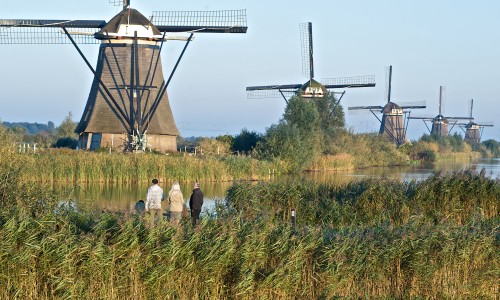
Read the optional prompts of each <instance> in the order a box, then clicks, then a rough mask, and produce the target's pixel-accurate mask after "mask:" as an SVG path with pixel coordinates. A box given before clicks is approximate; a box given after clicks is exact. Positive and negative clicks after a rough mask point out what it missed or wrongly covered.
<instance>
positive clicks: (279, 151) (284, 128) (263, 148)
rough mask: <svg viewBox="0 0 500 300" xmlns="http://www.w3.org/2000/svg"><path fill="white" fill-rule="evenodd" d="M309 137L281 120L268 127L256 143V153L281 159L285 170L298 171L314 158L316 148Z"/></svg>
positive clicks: (265, 157) (269, 157)
mask: <svg viewBox="0 0 500 300" xmlns="http://www.w3.org/2000/svg"><path fill="white" fill-rule="evenodd" d="M311 139H312V137H311V136H305V137H304V136H303V135H302V131H301V130H300V129H298V128H297V127H296V126H293V125H289V124H287V123H285V122H283V121H282V122H280V123H279V124H277V125H272V126H271V127H270V128H268V130H267V132H266V135H265V136H264V137H263V138H262V141H260V142H259V143H258V145H257V153H258V156H259V157H260V158H262V159H268V160H281V161H282V162H283V164H284V168H285V171H286V172H300V171H302V170H304V168H306V167H308V166H309V165H310V164H311V163H312V162H313V161H314V159H315V156H316V153H317V149H316V145H315V144H313V143H311V142H310V141H311Z"/></svg>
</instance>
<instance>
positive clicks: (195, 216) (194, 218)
mask: <svg viewBox="0 0 500 300" xmlns="http://www.w3.org/2000/svg"><path fill="white" fill-rule="evenodd" d="M202 206H203V193H202V192H201V190H200V184H199V183H198V182H196V183H195V184H194V189H193V193H192V194H191V197H190V198H189V208H190V209H191V223H193V226H196V224H197V223H198V222H199V220H200V213H201V207H202Z"/></svg>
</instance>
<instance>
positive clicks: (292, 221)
mask: <svg viewBox="0 0 500 300" xmlns="http://www.w3.org/2000/svg"><path fill="white" fill-rule="evenodd" d="M291 223H292V226H295V209H294V208H292V217H291Z"/></svg>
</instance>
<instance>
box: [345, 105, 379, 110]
mask: <svg viewBox="0 0 500 300" xmlns="http://www.w3.org/2000/svg"><path fill="white" fill-rule="evenodd" d="M360 109H369V110H382V109H383V107H382V106H377V105H374V106H351V107H348V108H347V110H360Z"/></svg>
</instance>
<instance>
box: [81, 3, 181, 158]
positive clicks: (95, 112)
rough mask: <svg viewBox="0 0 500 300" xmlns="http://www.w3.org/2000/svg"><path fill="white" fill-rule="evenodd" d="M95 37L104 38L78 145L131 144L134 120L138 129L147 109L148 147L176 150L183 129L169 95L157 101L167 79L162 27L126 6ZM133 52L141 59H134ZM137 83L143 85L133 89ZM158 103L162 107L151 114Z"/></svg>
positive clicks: (158, 149)
mask: <svg viewBox="0 0 500 300" xmlns="http://www.w3.org/2000/svg"><path fill="white" fill-rule="evenodd" d="M135 35H137V37H135ZM95 37H96V38H98V39H100V40H101V41H102V42H101V45H100V48H99V55H98V60H97V67H96V72H97V75H96V78H94V81H93V83H92V87H91V90H90V93H89V97H88V100H87V105H86V107H85V109H84V112H83V115H82V118H81V120H80V123H79V124H78V126H77V128H76V132H77V133H78V134H79V136H80V140H79V142H80V147H81V148H82V149H95V148H99V147H106V148H109V147H113V148H123V149H126V148H127V147H128V145H130V143H131V140H130V138H131V136H130V124H135V126H134V127H135V129H136V132H137V126H138V125H139V124H140V121H139V122H137V121H138V120H139V119H144V117H145V116H140V114H141V113H144V114H145V115H146V116H147V119H146V122H145V123H146V124H144V125H147V131H146V132H147V139H148V140H147V143H148V144H149V147H150V148H151V149H155V150H157V151H160V152H167V151H176V148H177V143H176V137H177V136H178V135H179V130H178V129H177V127H176V125H175V121H174V117H173V114H172V110H171V108H170V103H169V101H168V95H167V93H166V92H165V93H164V94H163V95H162V96H161V99H158V97H160V95H159V93H160V91H161V89H160V88H161V87H162V86H163V83H164V81H165V80H164V76H163V70H162V64H161V57H160V52H159V50H160V49H159V48H160V46H159V45H158V40H160V39H161V38H162V35H161V33H160V31H159V30H158V29H157V28H156V27H155V26H154V25H151V24H150V22H149V20H148V19H147V18H146V17H144V16H143V15H142V14H141V13H139V12H138V11H136V10H133V9H131V10H129V9H125V10H123V11H122V12H120V13H119V14H118V15H116V16H115V17H114V18H113V19H111V21H109V22H108V23H107V25H106V26H105V27H104V28H103V29H101V30H100V31H99V32H98V33H97V34H96V35H95ZM135 38H136V40H137V43H136V45H134V39H135ZM135 52H137V53H136V54H137V55H135V56H136V57H137V58H138V61H133V60H134V54H135ZM157 61H158V63H156V62H157ZM135 64H137V65H138V66H137V68H136V69H138V70H139V72H138V74H135V75H136V76H134V71H135V70H134V69H133V65H135ZM155 67H156V68H155ZM99 79H100V80H101V81H102V82H103V83H104V84H105V85H106V86H108V87H112V88H111V89H110V93H111V95H112V96H113V98H114V99H118V101H117V103H118V107H119V108H120V109H121V110H122V111H123V112H124V114H125V116H121V115H120V114H119V113H118V109H117V107H115V106H114V105H112V103H110V101H109V97H108V96H107V95H106V94H105V93H103V92H102V88H101V86H100V84H99ZM134 81H136V82H137V83H140V84H143V83H144V85H143V86H140V88H139V89H133V88H132V87H133V84H134ZM139 94H140V95H139ZM139 96H140V97H142V100H143V101H141V103H140V105H141V106H140V107H138V101H137V98H138V97H139ZM130 100H132V101H130ZM154 100H156V101H154ZM154 103H157V105H158V107H157V108H156V112H155V113H154V114H151V113H152V108H153V106H152V105H153V104H154ZM148 114H149V115H148ZM133 137H134V135H132V138H133Z"/></svg>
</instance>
